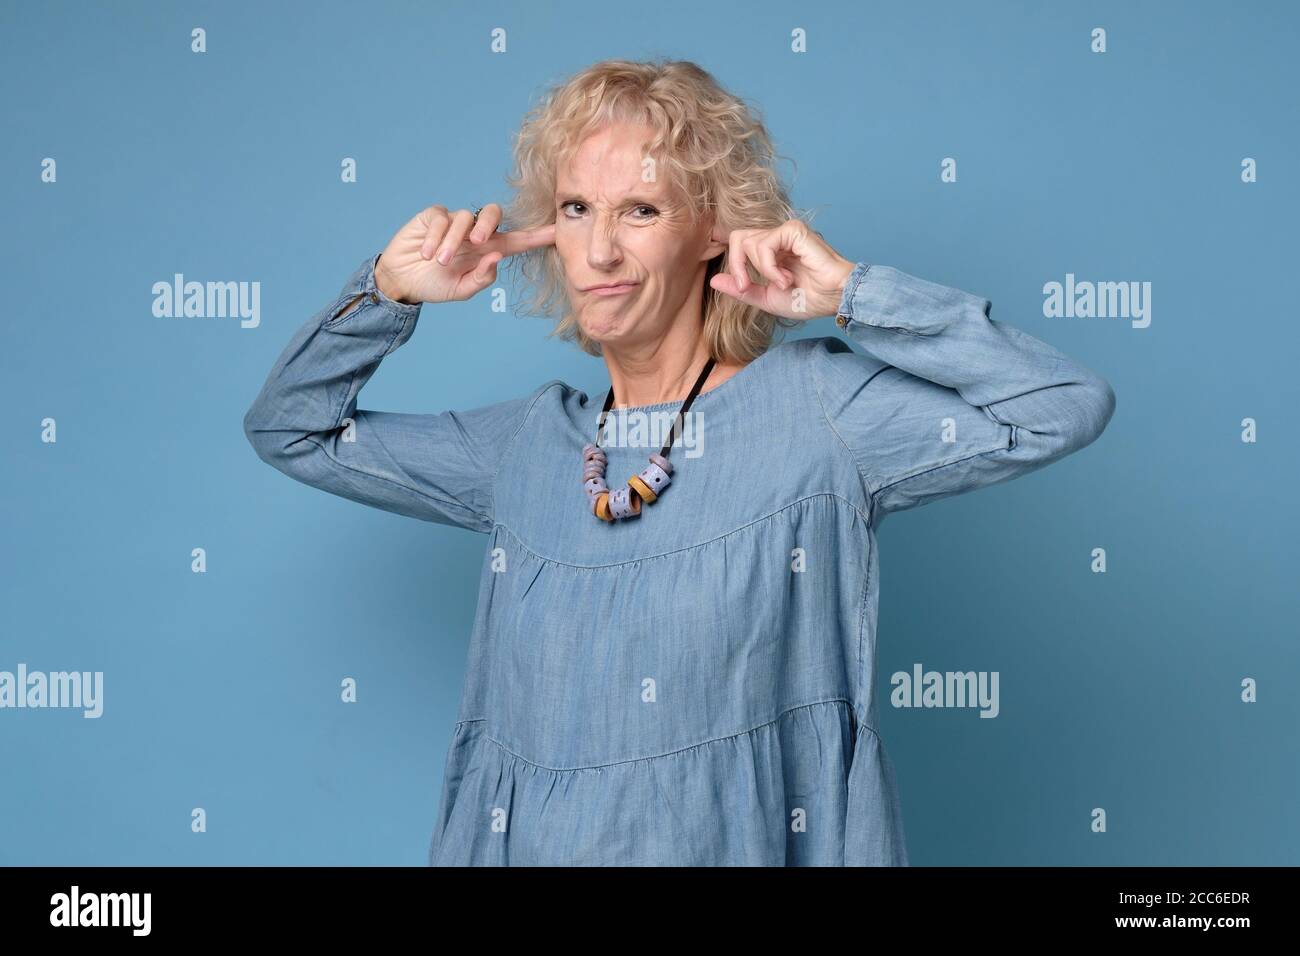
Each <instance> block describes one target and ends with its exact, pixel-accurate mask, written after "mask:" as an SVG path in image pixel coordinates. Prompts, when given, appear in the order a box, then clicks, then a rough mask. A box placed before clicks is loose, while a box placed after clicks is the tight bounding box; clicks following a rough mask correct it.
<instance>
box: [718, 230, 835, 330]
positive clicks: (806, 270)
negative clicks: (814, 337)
mask: <svg viewBox="0 0 1300 956" xmlns="http://www.w3.org/2000/svg"><path fill="white" fill-rule="evenodd" d="M710 238H711V239H713V241H714V242H725V243H727V244H728V245H729V246H730V249H729V254H728V256H727V269H726V271H725V272H719V273H718V274H717V275H715V276H714V277H713V278H712V279H711V280H710V281H709V284H710V285H711V286H712V287H713V288H714V289H716V290H717V291H719V292H722V293H725V294H726V295H729V296H731V297H732V298H734V299H739V300H740V301H741V302H744V303H745V304H747V305H753V306H757V307H758V308H760V309H762V310H763V311H764V312H768V313H770V314H772V315H779V316H782V317H784V318H787V319H819V318H821V317H822V316H826V315H835V314H836V312H838V311H839V307H840V300H841V299H842V298H843V296H844V283H845V281H846V280H847V279H848V277H849V273H851V272H852V271H853V268H854V266H855V265H856V263H853V262H850V261H849V260H848V259H845V258H844V257H843V256H841V255H840V254H839V253H838V252H836V251H835V250H834V249H832V248H831V247H830V246H829V245H827V244H826V241H825V240H824V239H822V237H821V233H819V232H815V231H813V230H812V229H810V228H809V227H808V224H807V223H806V222H804V221H803V220H800V219H790V220H788V221H786V222H784V223H782V224H781V225H779V226H774V227H772V228H769V229H733V230H731V231H730V232H728V231H726V230H725V229H721V228H719V227H717V226H715V227H714V229H713V234H712V235H711V236H710ZM747 264H748V265H752V266H753V267H754V269H755V270H756V271H757V272H758V274H759V275H761V276H763V277H764V278H766V279H767V284H766V285H763V284H756V283H754V282H753V281H751V280H750V277H749V271H748V270H747V269H746V265H747Z"/></svg>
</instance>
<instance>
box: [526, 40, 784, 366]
mask: <svg viewBox="0 0 1300 956" xmlns="http://www.w3.org/2000/svg"><path fill="white" fill-rule="evenodd" d="M759 115H760V114H759V111H757V110H751V108H750V107H748V106H747V105H746V104H745V103H744V102H743V101H742V100H741V99H739V98H738V97H736V96H734V95H733V94H731V93H728V92H727V91H726V90H724V89H723V88H722V87H721V86H720V85H719V84H718V83H717V81H716V80H715V79H714V78H713V77H712V76H711V75H710V74H709V73H707V72H706V71H705V70H703V69H701V68H700V67H699V66H697V65H696V64H694V63H691V62H689V61H684V60H667V59H663V58H660V59H654V60H648V61H643V62H635V61H630V60H605V61H603V62H600V63H596V64H594V65H592V66H590V67H588V68H587V69H585V70H583V71H582V72H580V73H578V74H576V75H575V76H573V77H572V78H570V79H569V80H567V81H566V82H564V83H562V84H560V85H558V86H556V87H553V88H552V89H551V90H549V91H548V92H547V93H546V94H545V95H544V97H543V98H542V99H541V101H540V102H538V103H537V104H536V105H535V106H534V107H533V108H532V109H531V110H530V111H529V112H528V114H527V115H526V116H525V118H524V121H523V123H522V125H521V127H520V129H519V132H518V134H517V136H516V138H515V144H514V163H515V164H514V169H513V171H512V173H511V174H510V175H509V176H508V177H507V180H506V181H507V183H508V185H509V186H510V187H511V188H512V189H513V190H514V195H513V197H512V199H511V200H510V202H509V204H508V205H507V207H506V208H505V210H504V211H503V217H502V228H503V229H510V230H514V229H534V228H538V227H541V226H545V225H549V224H550V223H553V222H555V219H556V209H555V183H556V173H557V170H558V169H559V168H560V165H561V164H562V163H566V162H568V160H569V159H570V157H571V156H572V155H573V153H574V152H575V151H576V150H577V148H578V147H579V146H580V145H581V143H582V142H583V140H584V139H585V138H586V137H587V136H588V135H590V134H591V133H593V132H596V131H597V130H599V129H601V128H602V127H604V126H606V125H607V124H611V123H617V122H632V123H637V124H644V125H646V126H649V127H651V128H652V129H653V130H654V133H655V135H654V137H653V138H652V139H651V140H650V143H649V146H648V151H649V154H650V155H651V156H653V157H654V159H655V163H656V172H657V174H664V175H667V176H668V177H669V183H670V185H671V186H672V188H673V189H674V190H675V191H676V192H677V194H678V195H679V196H681V197H682V199H683V201H684V202H685V204H686V206H687V208H688V210H689V211H690V213H691V215H692V217H693V219H694V221H697V222H698V221H699V219H700V217H701V216H702V215H703V214H705V212H706V210H707V211H711V212H713V213H714V214H715V216H716V221H717V223H718V224H719V225H721V226H722V227H723V228H725V229H728V230H730V229H737V228H746V229H756V228H769V227H775V226H779V225H781V224H782V223H783V222H786V221H788V220H790V219H793V218H796V215H795V211H794V209H793V207H792V206H791V205H790V201H789V197H788V196H787V194H786V190H785V187H784V186H783V185H782V183H781V180H780V177H779V176H778V175H777V173H776V170H775V169H774V162H775V159H776V154H775V152H774V150H773V148H772V140H771V137H770V136H769V135H768V132H767V129H766V128H765V127H764V125H763V123H762V121H761V119H760V118H759ZM726 260H727V253H726V252H723V253H721V254H719V255H718V256H717V257H715V258H714V259H712V260H711V261H710V262H709V264H708V267H707V269H706V272H705V278H704V309H703V315H704V340H705V343H706V344H707V347H708V349H709V352H710V354H711V355H712V356H713V358H714V359H716V360H717V361H718V362H722V363H742V364H743V363H747V362H749V361H751V360H753V359H755V358H757V357H758V356H759V355H761V354H763V353H764V352H765V351H767V350H768V348H770V347H771V345H772V337H773V331H774V329H775V328H776V327H777V326H778V325H780V326H782V327H787V328H788V327H793V326H795V325H797V324H798V323H797V322H794V321H791V320H788V319H782V318H780V317H778V316H774V315H771V314H769V313H767V312H764V311H762V310H761V309H759V308H757V307H755V306H751V305H746V304H745V303H743V302H740V301H739V300H737V299H734V298H732V297H731V296H728V295H723V294H721V293H719V292H717V291H716V290H714V289H713V288H712V287H711V286H710V285H709V280H710V279H711V278H712V277H713V276H714V275H716V274H717V273H718V272H721V271H723V270H725V268H726ZM506 262H507V263H508V264H509V267H510V268H515V269H516V270H517V271H518V273H519V275H520V280H519V285H520V288H521V289H522V290H523V299H524V300H525V301H526V302H527V303H528V306H529V311H530V312H532V313H533V314H540V315H545V316H550V317H552V318H553V317H554V316H555V314H556V312H557V311H558V310H559V307H560V306H567V304H568V300H567V296H566V294H565V284H564V272H563V267H562V264H561V261H560V257H559V253H558V252H557V250H556V248H555V247H554V246H547V247H544V248H540V249H533V250H530V251H528V252H526V253H522V254H520V255H518V256H514V257H511V258H509V259H507V260H506ZM746 268H747V269H749V274H750V277H751V279H753V280H755V281H758V280H759V279H761V277H760V276H758V275H757V274H756V273H755V271H754V270H753V268H752V267H750V266H747V267H746ZM762 281H766V280H762ZM550 336H551V337H559V338H561V339H564V340H566V341H573V342H576V343H577V344H578V346H579V347H580V348H581V349H582V350H583V351H584V352H587V353H588V354H590V355H600V354H601V347H600V343H598V342H596V341H595V340H593V339H591V338H590V337H589V336H588V335H587V334H586V333H585V332H583V331H582V328H581V327H580V326H579V325H578V322H577V319H576V318H574V316H573V314H572V313H571V312H567V311H566V314H565V315H564V316H563V318H561V319H560V320H559V322H558V323H557V324H556V326H555V328H554V329H553V330H552V331H551V333H550Z"/></svg>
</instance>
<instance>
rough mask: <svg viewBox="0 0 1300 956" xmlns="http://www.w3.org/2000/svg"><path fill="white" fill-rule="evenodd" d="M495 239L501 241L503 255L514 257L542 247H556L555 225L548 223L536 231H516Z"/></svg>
mask: <svg viewBox="0 0 1300 956" xmlns="http://www.w3.org/2000/svg"><path fill="white" fill-rule="evenodd" d="M495 238H497V239H500V240H501V251H502V253H503V254H504V255H507V256H513V255H517V254H519V253H521V252H527V251H528V250H529V249H540V248H541V247H542V246H552V245H555V223H553V222H551V223H547V224H546V225H545V226H538V227H537V228H536V229H516V230H514V231H513V232H501V233H497V235H496V237H495Z"/></svg>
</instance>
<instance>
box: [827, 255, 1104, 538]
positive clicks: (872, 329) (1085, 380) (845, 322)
mask: <svg viewBox="0 0 1300 956" xmlns="http://www.w3.org/2000/svg"><path fill="white" fill-rule="evenodd" d="M991 306H992V303H991V302H990V301H989V300H987V299H984V298H981V297H980V296H977V295H972V294H970V293H968V292H963V291H961V290H959V289H953V288H949V287H947V286H943V285H939V284H936V283H933V282H928V281H926V280H924V279H919V278H916V277H915V276H911V275H908V274H907V273H905V272H902V271H900V270H898V269H895V268H892V267H890V266H882V265H870V264H867V263H862V262H859V263H857V264H856V265H855V267H854V269H853V272H852V273H851V274H850V275H849V278H848V281H847V282H846V284H845V287H844V294H843V298H842V299H841V302H840V308H839V312H838V314H837V316H836V324H837V325H838V326H839V327H840V328H841V329H842V330H843V332H844V333H845V334H846V335H847V336H848V338H849V339H851V340H852V341H853V342H855V343H857V344H858V345H859V346H861V347H862V348H863V349H864V350H865V351H866V353H867V354H866V355H862V354H859V353H857V352H855V351H853V350H852V349H850V348H848V346H847V345H846V344H845V343H844V342H842V341H839V340H837V339H829V340H828V342H829V343H830V345H829V346H828V347H826V348H823V349H822V350H820V351H819V352H818V353H817V365H816V373H815V380H816V384H817V387H818V390H819V394H820V397H821V400H822V405H823V408H824V410H825V413H826V415H827V418H828V419H829V421H830V424H831V426H832V428H833V429H834V431H835V432H836V434H837V435H838V436H839V438H840V440H841V441H842V442H843V443H844V445H845V446H846V447H847V449H848V450H849V452H850V453H851V454H852V456H853V458H854V460H855V462H856V464H857V466H858V471H859V472H860V474H861V477H862V480H863V482H864V485H865V488H866V491H867V493H868V495H869V496H870V498H871V507H872V510H873V513H875V514H876V515H877V520H879V519H880V518H883V517H884V515H886V514H889V513H891V512H894V511H903V510H906V509H908V508H913V507H916V506H917V505H922V504H926V503H928V502H931V501H935V500H937V499H939V498H944V497H947V496H949V495H955V494H960V493H962V492H966V491H971V490H973V489H976V488H981V487H984V486H985V485H991V484H995V483H997V482H1002V481H1007V480H1009V479H1012V478H1016V477H1018V476H1020V475H1023V474H1026V473H1028V472H1030V471H1034V470H1035V469H1038V468H1041V467H1043V466H1044V465H1047V464H1049V463H1050V462H1053V461H1056V460H1058V459H1060V458H1063V457H1064V456H1066V455H1068V454H1070V453H1071V452H1074V451H1077V450H1079V449H1080V448H1083V447H1084V446H1086V445H1088V444H1090V443H1091V442H1092V441H1094V440H1095V439H1096V438H1097V437H1098V436H1099V435H1100V434H1101V433H1102V431H1103V430H1104V429H1105V427H1106V425H1107V423H1108V422H1109V421H1110V418H1111V416H1112V415H1113V414H1114V411H1115V393H1114V391H1113V389H1112V388H1111V386H1110V384H1109V383H1108V382H1107V381H1106V380H1105V379H1103V378H1102V377H1101V376H1100V375H1098V374H1097V373H1096V372H1094V371H1092V370H1091V369H1089V368H1086V367H1085V366H1083V365H1081V364H1080V363H1078V362H1076V361H1074V360H1073V359H1071V358H1070V357H1069V356H1067V355H1064V354H1063V353H1061V352H1060V351H1058V350H1057V349H1055V348H1053V347H1052V346H1051V345H1048V344H1047V343H1046V342H1043V341H1041V340H1039V339H1037V338H1035V337H1033V336H1032V335H1029V334H1028V333H1026V332H1023V331H1021V330H1020V329H1018V328H1015V327H1013V326H1010V325H1006V324H1004V323H1002V322H998V321H996V320H994V319H992V318H990V317H989V311H990V309H991Z"/></svg>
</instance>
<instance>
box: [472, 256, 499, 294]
mask: <svg viewBox="0 0 1300 956" xmlns="http://www.w3.org/2000/svg"><path fill="white" fill-rule="evenodd" d="M504 258H505V256H503V255H502V254H501V253H499V252H489V253H488V254H487V255H485V256H484V257H483V258H482V259H480V260H479V261H478V265H477V266H475V267H474V282H475V284H476V285H478V286H479V287H480V288H486V287H487V286H489V285H491V284H492V283H493V282H496V281H497V263H498V262H500V261H501V260H502V259H504Z"/></svg>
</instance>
